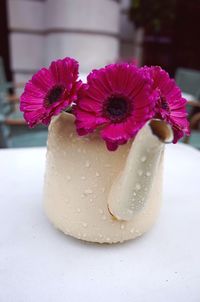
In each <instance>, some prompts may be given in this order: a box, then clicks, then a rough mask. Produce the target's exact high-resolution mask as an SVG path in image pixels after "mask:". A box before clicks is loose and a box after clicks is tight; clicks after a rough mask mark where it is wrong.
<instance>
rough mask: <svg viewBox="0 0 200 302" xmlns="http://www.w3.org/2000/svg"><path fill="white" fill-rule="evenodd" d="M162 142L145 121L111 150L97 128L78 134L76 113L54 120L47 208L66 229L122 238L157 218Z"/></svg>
mask: <svg viewBox="0 0 200 302" xmlns="http://www.w3.org/2000/svg"><path fill="white" fill-rule="evenodd" d="M163 153H164V144H163V143H162V142H161V141H160V140H159V139H158V137H157V136H156V135H154V134H153V132H152V129H151V127H150V126H149V125H146V126H145V127H144V128H143V129H141V130H140V131H139V133H138V134H137V136H136V137H135V139H134V141H133V140H132V141H130V142H129V143H127V144H126V145H123V146H120V147H119V148H118V149H117V150H116V151H115V152H109V151H108V150H107V149H106V146H105V143H104V141H103V140H101V139H100V138H99V135H98V133H94V134H90V135H88V136H86V137H79V136H78V135H77V133H76V129H75V125H74V117H73V116H72V115H70V114H66V113H63V114H61V115H60V116H59V117H56V118H54V119H53V120H52V122H51V124H50V126H49V136H48V144H47V158H46V174H45V180H44V207H45V212H46V214H47V216H48V217H49V219H50V220H51V222H52V223H53V224H54V226H55V227H56V228H58V229H60V230H61V231H63V232H64V233H65V234H69V235H71V236H74V237H76V238H79V239H82V240H87V241H92V242H100V243H103V242H107V243H114V242H122V241H124V240H129V239H133V238H135V237H137V236H140V235H141V234H143V233H144V232H146V231H147V230H148V229H149V228H150V227H151V226H152V225H153V223H154V222H155V220H156V217H157V215H158V212H159V209H160V204H161V195H162V174H163Z"/></svg>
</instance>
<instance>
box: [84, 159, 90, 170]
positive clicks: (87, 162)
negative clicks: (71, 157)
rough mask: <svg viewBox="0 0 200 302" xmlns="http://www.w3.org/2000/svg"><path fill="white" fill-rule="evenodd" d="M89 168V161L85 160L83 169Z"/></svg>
mask: <svg viewBox="0 0 200 302" xmlns="http://www.w3.org/2000/svg"><path fill="white" fill-rule="evenodd" d="M89 166H90V161H89V160H86V162H85V167H86V168H89Z"/></svg>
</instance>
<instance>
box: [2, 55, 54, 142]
mask: <svg viewBox="0 0 200 302" xmlns="http://www.w3.org/2000/svg"><path fill="white" fill-rule="evenodd" d="M22 87H24V84H23V83H19V84H16V83H12V82H8V81H7V80H6V75H5V68H4V64H3V59H2V58H1V57H0V148H10V147H12V148H17V147H33V146H44V145H46V139H47V133H48V132H47V127H45V126H38V127H36V128H35V129H30V128H29V127H28V126H27V125H26V122H25V121H24V118H23V114H22V113H21V112H20V110H19V97H18V96H17V95H16V94H15V92H16V90H17V89H18V88H22Z"/></svg>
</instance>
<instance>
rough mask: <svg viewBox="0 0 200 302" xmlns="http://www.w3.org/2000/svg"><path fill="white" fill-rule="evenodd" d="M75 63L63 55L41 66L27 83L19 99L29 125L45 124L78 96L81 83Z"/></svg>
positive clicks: (76, 63)
mask: <svg viewBox="0 0 200 302" xmlns="http://www.w3.org/2000/svg"><path fill="white" fill-rule="evenodd" d="M78 67H79V65H78V62H76V61H75V60H74V59H71V58H65V59H63V60H58V61H55V62H52V63H51V65H50V67H49V68H48V69H47V68H42V69H41V70H40V71H38V72H37V73H36V74H35V75H34V76H33V77H32V79H31V80H30V81H29V82H28V83H27V84H26V86H25V90H24V93H23V94H22V96H21V98H20V101H21V102H20V110H21V111H23V112H24V118H25V120H26V121H27V123H28V124H29V126H30V127H34V126H35V125H36V124H39V123H43V124H45V125H48V124H49V122H50V120H51V117H52V116H53V115H57V114H59V113H60V112H61V111H62V110H65V109H66V108H67V107H68V106H70V104H72V102H75V101H76V99H77V91H78V89H79V87H80V85H81V82H80V81H77V78H78Z"/></svg>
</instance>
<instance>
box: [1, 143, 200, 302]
mask: <svg viewBox="0 0 200 302" xmlns="http://www.w3.org/2000/svg"><path fill="white" fill-rule="evenodd" d="M44 166H45V148H30V149H10V150H1V151H0V167H1V173H0V207H1V211H0V301H1V302H36V301H37V302H38V301H42V302H55V301H58V302H66V301H70V302H80V301H81V302H83V301H87V302H88V301H92V302H93V301H95V302H100V301H101V302H102V301H106V302H107V301H115V302H121V301H126V302H133V301H134V302H147V301H148V302H149V301H153V302H165V301H166V302H169V301H176V302H179V301H180V302H188V301H190V302H199V301H200V286H199V285H200V262H199V255H200V239H199V238H200V236H199V231H200V218H199V217H200V183H199V180H200V152H198V151H197V150H195V149H193V148H191V147H188V146H185V145H182V144H177V145H169V146H167V148H166V157H165V172H164V174H165V175H164V200H163V206H162V209H161V213H160V217H159V219H158V221H157V223H156V224H155V226H154V227H153V228H152V229H151V230H150V231H149V232H148V233H146V234H145V235H143V236H142V237H140V238H138V239H136V240H133V241H129V242H126V243H123V244H115V245H105V244H104V245H100V244H92V243H85V242H82V241H79V240H76V239H73V238H71V237H68V236H65V235H64V234H62V233H61V232H59V231H57V230H56V229H54V227H53V226H52V225H51V224H50V223H49V221H48V220H47V218H46V217H45V215H44V213H43V209H42V183H43V175H44Z"/></svg>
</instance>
